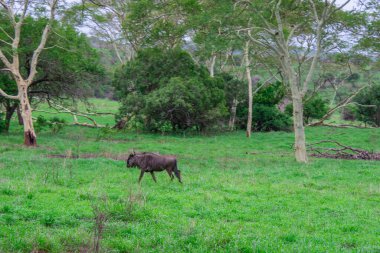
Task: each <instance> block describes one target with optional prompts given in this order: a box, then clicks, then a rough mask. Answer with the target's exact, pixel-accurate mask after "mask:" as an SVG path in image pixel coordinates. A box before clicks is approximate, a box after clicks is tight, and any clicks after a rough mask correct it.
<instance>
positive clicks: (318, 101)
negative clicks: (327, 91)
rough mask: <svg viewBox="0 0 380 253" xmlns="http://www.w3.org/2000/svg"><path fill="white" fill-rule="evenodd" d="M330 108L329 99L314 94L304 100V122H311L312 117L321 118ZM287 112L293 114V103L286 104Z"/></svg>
mask: <svg viewBox="0 0 380 253" xmlns="http://www.w3.org/2000/svg"><path fill="white" fill-rule="evenodd" d="M328 110H329V107H328V105H327V101H326V100H324V99H322V98H321V97H319V96H314V97H312V98H310V99H309V100H307V101H306V102H304V105H303V116H304V123H305V124H309V123H310V121H311V120H312V119H321V118H322V117H323V116H324V115H325V114H326V113H327V112H328ZM285 112H286V113H287V114H288V115H293V104H289V105H287V106H286V109H285Z"/></svg>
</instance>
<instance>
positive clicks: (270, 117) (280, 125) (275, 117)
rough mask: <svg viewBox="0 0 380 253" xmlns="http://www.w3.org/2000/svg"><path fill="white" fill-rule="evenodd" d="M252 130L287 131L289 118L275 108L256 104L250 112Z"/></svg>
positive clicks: (289, 124)
mask: <svg viewBox="0 0 380 253" xmlns="http://www.w3.org/2000/svg"><path fill="white" fill-rule="evenodd" d="M252 122H253V126H252V127H253V129H254V130H256V131H289V130H290V126H291V124H292V122H291V120H290V118H289V117H288V116H287V115H286V114H284V113H282V112H281V111H280V110H278V109H277V108H276V107H275V106H273V105H272V106H271V105H263V104H257V105H255V107H254V109H253V112H252Z"/></svg>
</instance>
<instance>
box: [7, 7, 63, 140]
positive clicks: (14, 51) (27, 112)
mask: <svg viewBox="0 0 380 253" xmlns="http://www.w3.org/2000/svg"><path fill="white" fill-rule="evenodd" d="M57 4H58V0H51V1H50V2H49V3H48V6H49V8H50V10H49V15H48V18H47V22H46V25H45V27H44V29H43V31H42V35H41V38H40V43H39V45H38V47H37V48H36V49H35V50H34V52H33V55H32V58H31V60H30V62H29V64H28V65H29V68H30V71H29V73H27V74H24V73H22V72H21V71H20V59H19V46H20V41H21V39H22V38H21V29H22V26H23V25H24V20H25V18H26V17H27V14H28V10H29V7H31V5H32V3H31V2H29V1H28V0H24V1H20V3H18V4H17V5H15V4H14V1H5V0H0V5H1V7H2V9H0V11H5V12H6V13H7V16H8V17H9V22H10V23H11V25H12V27H13V36H11V35H10V34H9V33H7V32H6V31H5V30H2V32H3V33H5V34H6V36H7V37H8V39H7V40H2V44H3V45H4V46H2V47H1V48H0V60H1V61H2V62H3V64H4V65H5V67H6V70H7V71H9V72H10V73H11V75H12V77H13V79H14V80H15V82H16V85H17V90H18V93H17V95H9V94H7V93H6V92H5V91H3V90H2V89H0V95H2V96H4V97H6V98H8V99H14V100H18V101H19V102H20V107H21V115H22V119H23V123H24V144H25V145H26V146H36V145H37V136H36V133H35V131H34V127H33V119H32V108H31V106H30V101H29V97H28V88H29V86H30V85H31V84H32V82H33V80H34V78H35V76H36V74H37V63H38V60H39V56H40V54H41V52H42V50H43V49H44V47H45V44H46V41H47V40H48V36H49V34H50V30H51V26H52V23H53V21H54V17H55V12H56V8H57ZM19 7H21V8H19ZM39 7H41V6H39ZM43 7H46V5H43ZM7 55H8V56H7ZM10 58H11V60H10Z"/></svg>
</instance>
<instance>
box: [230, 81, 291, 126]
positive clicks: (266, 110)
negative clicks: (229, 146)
mask: <svg viewBox="0 0 380 253" xmlns="http://www.w3.org/2000/svg"><path fill="white" fill-rule="evenodd" d="M257 85H258V86H259V85H260V84H257ZM285 91H286V90H285V86H284V85H283V84H282V83H280V82H276V83H273V84H270V85H268V86H266V87H263V88H261V89H260V90H259V91H258V92H257V93H256V94H255V95H254V97H253V111H252V129H253V130H254V131H288V130H289V129H290V126H291V120H290V118H289V116H288V115H286V114H284V113H282V112H281V111H280V110H279V109H278V108H277V104H278V103H279V102H280V101H281V100H282V99H283V98H284V97H285ZM247 114H248V109H247V104H246V102H245V103H243V104H240V106H239V107H238V110H237V116H238V122H239V126H240V128H241V129H245V128H246V122H247Z"/></svg>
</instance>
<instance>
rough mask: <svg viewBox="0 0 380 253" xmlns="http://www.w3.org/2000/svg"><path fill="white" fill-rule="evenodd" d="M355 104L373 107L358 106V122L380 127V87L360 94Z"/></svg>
mask: <svg viewBox="0 0 380 253" xmlns="http://www.w3.org/2000/svg"><path fill="white" fill-rule="evenodd" d="M355 102H357V103H358V104H360V105H373V107H368V106H357V108H356V115H357V118H358V120H360V121H363V122H365V123H368V124H372V125H375V126H378V127H379V126H380V85H374V86H372V87H371V88H369V89H367V90H365V91H363V92H361V93H359V94H358V95H357V96H356V98H355Z"/></svg>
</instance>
